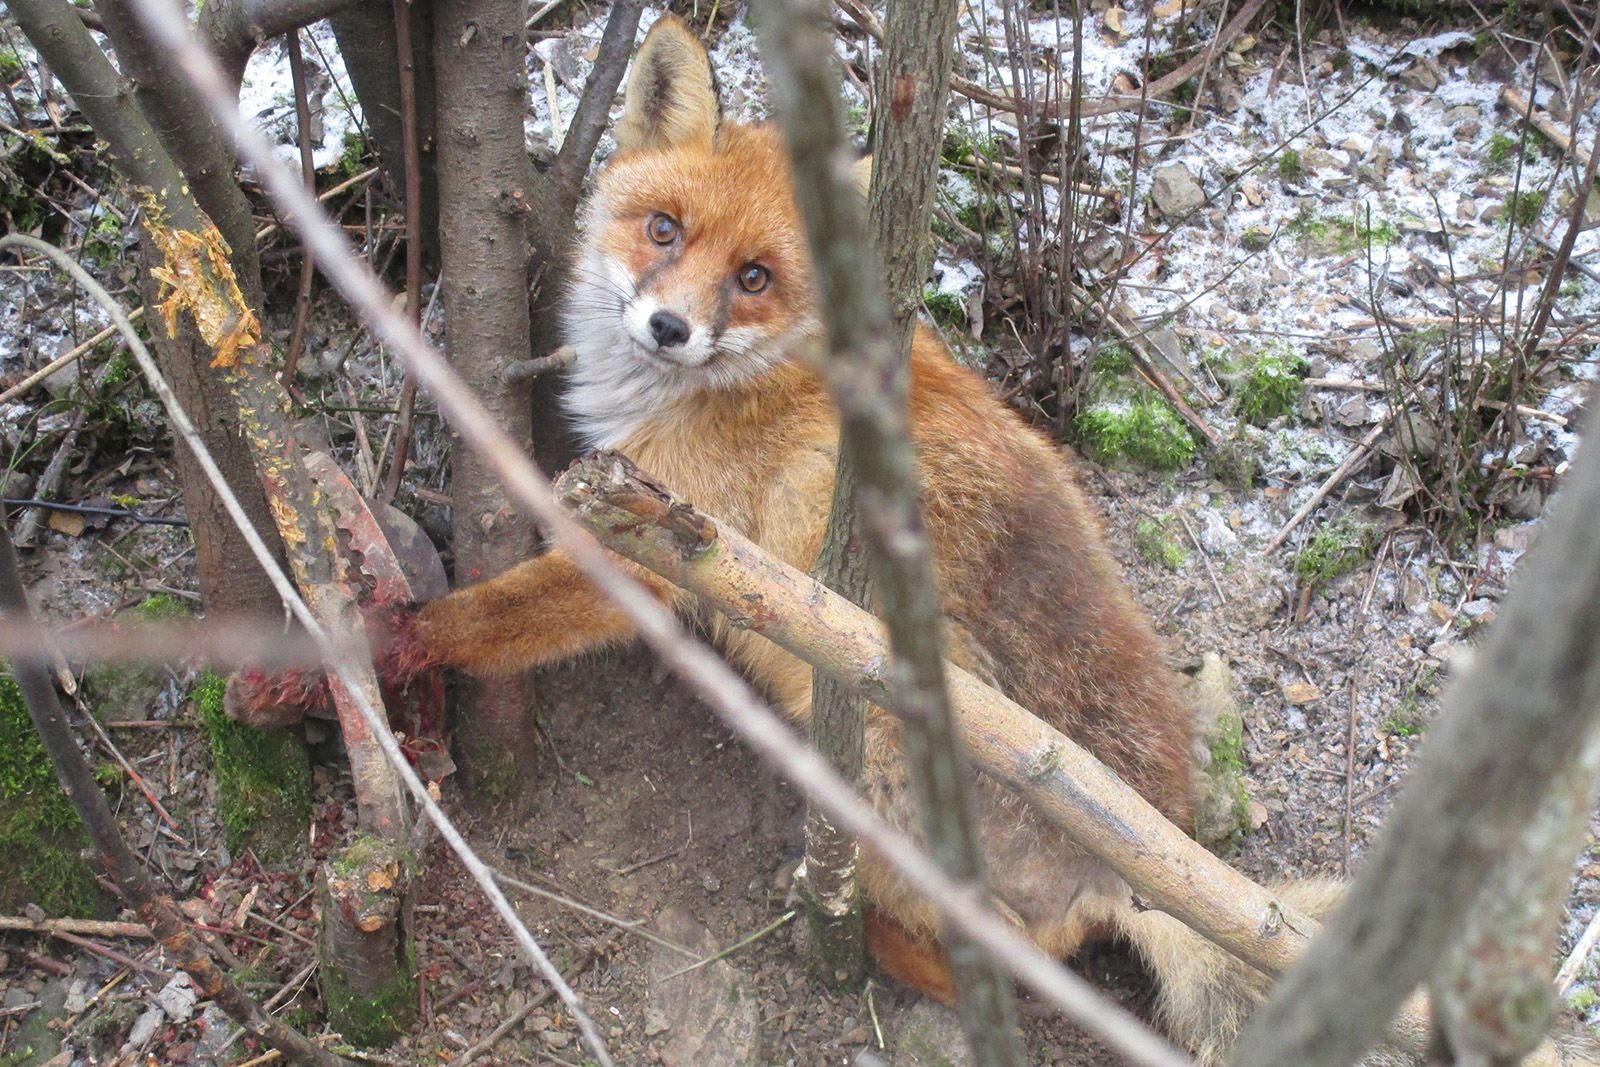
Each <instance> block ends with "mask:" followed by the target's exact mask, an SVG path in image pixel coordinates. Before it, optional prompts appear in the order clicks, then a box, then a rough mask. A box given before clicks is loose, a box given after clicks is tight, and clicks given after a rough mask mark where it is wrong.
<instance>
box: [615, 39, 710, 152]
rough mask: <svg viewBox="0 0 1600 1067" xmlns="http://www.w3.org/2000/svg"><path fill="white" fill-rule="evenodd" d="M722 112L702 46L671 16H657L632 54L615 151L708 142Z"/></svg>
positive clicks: (631, 150)
mask: <svg viewBox="0 0 1600 1067" xmlns="http://www.w3.org/2000/svg"><path fill="white" fill-rule="evenodd" d="M721 117H722V106H721V104H720V103H719V102H718V100H717V79H716V76H715V75H714V74H713V73H712V72H711V58H710V57H709V56H708V55H707V54H706V50H705V46H704V45H702V44H701V43H700V42H699V41H698V40H696V39H695V36H694V34H693V33H691V32H689V28H688V27H687V26H685V25H684V24H683V23H682V22H681V21H680V20H679V19H678V18H676V17H675V16H673V15H663V16H661V18H660V19H658V20H656V24H655V25H654V26H652V27H650V32H649V33H647V34H645V38H644V43H643V44H641V45H640V46H639V54H638V55H636V56H634V57H633V73H632V74H630V75H629V76H628V92H627V95H626V97H625V98H624V101H623V111H622V119H621V121H619V122H618V123H617V132H616V137H617V154H618V155H619V156H620V155H626V154H627V153H630V152H639V151H643V150H645V149H650V148H667V147H671V146H673V145H682V144H702V145H704V146H705V147H706V148H708V149H709V148H710V147H711V141H712V138H713V137H714V136H715V135H716V132H717V123H718V121H719V120H720V118H721Z"/></svg>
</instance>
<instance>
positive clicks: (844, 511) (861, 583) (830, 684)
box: [796, 444, 872, 989]
mask: <svg viewBox="0 0 1600 1067" xmlns="http://www.w3.org/2000/svg"><path fill="white" fill-rule="evenodd" d="M855 494H856V472H855V463H854V461H853V459H852V458H851V456H850V454H849V451H848V449H847V448H846V447H844V446H843V445H842V444H841V447H840V449H839V461H838V466H837V467H836V469H835V471H834V482H833V505H832V508H831V510H830V511H829V513H828V529H827V532H826V534H825V535H824V536H823V539H822V550H821V553H820V554H819V555H818V557H817V565H816V567H815V568H814V569H813V570H812V575H813V577H815V578H816V579H817V580H818V581H820V582H821V583H822V584H823V585H825V586H827V587H828V588H829V589H832V590H833V591H834V592H835V593H838V594H839V595H840V596H842V597H844V598H845V599H846V600H849V601H850V602H851V603H852V604H857V605H865V604H866V603H867V602H868V597H869V595H870V593H871V589H872V572H871V570H870V569H869V568H868V566H867V553H866V546H865V545H864V544H863V543H862V540H861V522H860V518H859V515H858V514H857V511H856V500H855ZM866 718H867V709H866V705H865V703H864V702H863V701H862V700H861V698H860V697H858V696H856V695H855V694H854V693H852V692H851V691H850V689H849V687H848V686H846V685H844V684H842V683H841V682H839V681H838V680H837V679H836V678H834V677H833V676H832V675H830V674H829V673H828V672H827V671H824V670H821V669H820V668H814V669H813V671H812V675H811V743H812V744H814V745H816V746H817V751H819V752H821V753H822V755H823V757H824V758H826V759H827V761H828V762H829V763H831V764H832V765H833V767H834V769H835V770H837V771H838V772H839V774H840V775H841V776H843V777H844V779H845V780H846V781H848V782H851V783H852V784H859V781H860V778H861V765H862V762H863V755H862V746H863V744H864V741H865V738H866ZM860 851H861V850H860V848H859V847H858V846H857V844H856V840H855V838H853V837H851V836H850V835H849V834H847V833H845V832H844V831H843V830H841V829H839V828H838V827H836V826H834V825H833V821H832V820H831V819H829V818H828V815H827V813H826V812H825V811H823V810H822V808H821V807H820V806H819V805H818V804H816V803H815V802H814V801H813V802H811V803H808V804H807V805H806V857H805V862H804V863H803V864H802V865H801V869H802V870H803V871H804V872H805V878H804V879H803V880H802V879H800V878H799V877H798V873H797V877H796V880H797V881H799V882H801V884H802V887H803V889H804V893H805V897H806V920H807V922H808V923H809V924H810V926H811V938H812V946H811V964H812V970H813V971H814V972H815V973H816V974H817V975H818V977H820V978H821V979H822V981H823V982H824V983H825V984H827V985H828V986H830V987H832V988H835V989H854V988H855V987H857V986H858V985H860V983H861V981H862V980H863V978H864V977H865V976H866V963H867V957H866V937H865V930H864V928H863V925H862V914H861V904H862V901H861V898H860V896H859V895H858V893H857V891H856V875H857V872H858V871H859V869H860V867H859V861H860Z"/></svg>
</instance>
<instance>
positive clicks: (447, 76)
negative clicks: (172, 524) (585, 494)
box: [434, 0, 538, 796]
mask: <svg viewBox="0 0 1600 1067" xmlns="http://www.w3.org/2000/svg"><path fill="white" fill-rule="evenodd" d="M434 19H435V25H434V41H435V55H434V61H435V64H436V68H435V69H436V70H437V71H438V72H439V74H440V77H439V83H438V98H437V100H438V123H439V129H440V130H441V131H442V135H441V136H440V138H439V144H438V152H439V167H438V177H439V221H440V226H439V244H440V252H441V255H442V259H443V272H444V312H445V338H446V342H447V347H448V350H449V354H450V358H451V361H452V362H453V363H454V364H455V366H456V368H457V369H458V370H459V371H460V372H461V375H462V377H463V378H464V379H466V382H467V384H468V385H469V386H470V387H471V388H472V390H473V392H475V393H476V394H477V395H478V397H479V398H480V399H481V400H482V401H483V402H484V404H485V405H486V406H487V407H488V409H489V411H490V413H491V414H492V416H493V418H494V420H495V421H496V422H497V423H499V425H500V426H501V428H503V429H504V430H506V431H507V432H508V433H509V434H511V435H512V437H514V438H515V439H516V441H517V442H518V443H519V444H520V445H521V446H522V447H524V448H527V447H529V445H530V443H531V440H532V418H531V412H530V406H529V390H528V387H527V385H526V384H525V383H524V384H520V385H519V384H511V383H508V382H507V381H506V380H505V377H504V371H505V369H506V367H507V365H508V364H510V363H512V362H514V361H516V360H518V359H521V358H523V357H524V356H525V355H526V354H527V352H528V351H529V335H528V330H529V327H528V303H529V301H528V289H527V283H526V281H525V278H526V274H525V265H526V260H527V255H526V251H525V249H524V242H525V230H524V227H525V224H526V220H525V219H524V217H523V215H524V208H523V205H524V204H525V203H526V202H527V200H528V198H527V196H526V194H525V190H527V189H528V188H529V186H530V184H531V182H532V181H533V175H532V167H531V165H530V164H529V162H528V154H527V150H526V149H525V147H524V144H523V132H522V117H523V113H524V111H525V110H526V109H527V87H526V79H525V78H524V77H523V75H522V70H523V50H524V30H523V21H522V19H523V16H522V7H521V5H520V4H519V3H518V2H517V0H437V3H436V4H435V6H434ZM452 436H454V435H452ZM456 441H457V442H458V443H457V447H456V448H455V449H454V452H453V454H452V456H451V464H452V470H451V497H452V500H453V505H452V512H453V520H454V528H453V534H454V543H455V550H456V582H457V584H458V585H459V584H470V583H476V582H481V581H483V580H485V579H487V578H492V577H494V576H495V575H497V574H499V573H501V572H502V571H505V570H507V569H509V568H511V567H512V566H515V565H516V564H518V563H520V562H522V561H523V560H525V559H527V558H528V557H529V556H531V555H533V552H534V549H535V546H536V540H535V532H534V527H533V524H532V522H531V521H529V519H528V518H527V517H526V516H524V515H522V514H521V513H520V512H518V511H517V510H515V509H514V508H513V507H512V506H511V505H510V504H509V503H508V501H507V498H506V493H505V490H504V489H502V488H501V486H500V483H499V481H498V479H496V477H495V476H494V474H493V472H492V471H491V470H490V469H489V467H488V465H487V464H486V463H485V462H484V461H483V460H482V459H481V458H480V457H479V456H478V455H477V454H476V453H475V452H473V451H472V450H471V449H468V448H465V447H461V446H460V445H459V438H456ZM469 700H470V701H471V704H472V712H471V713H470V714H469V715H466V716H463V717H462V720H461V724H460V730H459V731H458V738H459V740H460V742H461V747H462V753H463V756H464V760H463V766H464V769H465V770H466V771H467V773H468V775H469V776H470V780H471V782H472V783H473V785H474V786H476V787H477V788H478V789H479V790H480V792H484V793H487V794H489V795H501V796H513V795H515V794H517V793H519V792H520V791H521V787H522V785H523V784H524V783H525V781H526V776H527V775H528V774H529V773H530V772H531V771H532V769H533V766H534V760H533V755H534V752H535V751H536V749H537V747H538V735H537V733H536V732H535V729H534V722H533V716H532V714H531V712H530V709H529V706H528V705H529V693H528V686H527V684H526V679H525V678H523V677H517V678H509V679H506V678H502V679H489V680H482V681H476V682H474V683H472V684H471V686H470V696H469Z"/></svg>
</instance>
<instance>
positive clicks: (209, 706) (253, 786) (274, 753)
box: [194, 672, 311, 863]
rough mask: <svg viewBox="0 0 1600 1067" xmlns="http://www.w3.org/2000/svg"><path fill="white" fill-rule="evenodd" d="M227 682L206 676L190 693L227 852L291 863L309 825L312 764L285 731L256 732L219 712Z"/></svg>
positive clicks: (301, 747)
mask: <svg viewBox="0 0 1600 1067" xmlns="http://www.w3.org/2000/svg"><path fill="white" fill-rule="evenodd" d="M226 684H227V683H226V682H225V681H224V680H223V679H222V678H221V677H219V676H217V675H215V674H211V673H210V672H207V674H206V676H205V678H204V679H203V680H202V681H201V683H200V685H199V686H197V687H196V688H195V692H194V700H195V707H196V709H197V710H198V711H199V714H200V720H201V722H203V723H204V724H205V727H206V733H207V735H208V737H209V738H210V741H211V756H212V759H213V760H214V761H215V763H216V770H217V794H218V796H217V811H218V814H220V815H221V816H222V825H223V829H224V831H225V832H226V836H227V841H228V847H229V848H230V849H232V850H234V851H235V852H237V851H239V850H241V849H243V848H245V847H249V848H252V849H254V850H255V853H256V855H257V856H258V857H260V858H261V859H262V860H264V861H266V862H269V863H282V862H286V861H288V860H290V859H291V858H292V857H294V856H295V854H296V853H297V852H298V850H299V849H300V847H301V845H302V843H303V842H304V841H305V830H306V826H307V824H308V823H309V822H310V821H311V764H310V761H309V760H308V759H307V758H306V750H305V746H304V745H302V744H301V743H300V739H299V738H298V737H296V736H295V735H294V734H293V733H292V732H290V731H288V730H257V729H254V728H252V727H249V726H245V725H244V724H243V723H238V722H235V721H234V720H232V719H230V718H228V714H227V712H225V711H223V710H222V696H223V690H224V689H225V687H226Z"/></svg>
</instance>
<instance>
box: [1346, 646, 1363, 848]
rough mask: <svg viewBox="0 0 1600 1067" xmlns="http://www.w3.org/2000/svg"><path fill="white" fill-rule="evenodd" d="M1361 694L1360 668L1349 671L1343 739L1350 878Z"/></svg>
mask: <svg viewBox="0 0 1600 1067" xmlns="http://www.w3.org/2000/svg"><path fill="white" fill-rule="evenodd" d="M1360 693H1361V668H1360V667H1359V666H1356V667H1352V668H1351V669H1350V727H1349V729H1348V730H1347V731H1346V733H1345V739H1344V876H1345V877H1346V878H1348V877H1350V823H1351V811H1352V807H1353V805H1352V798H1353V797H1354V795H1355V784H1356V722H1357V719H1358V718H1359V712H1358V710H1357V700H1358V698H1359V696H1360Z"/></svg>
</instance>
